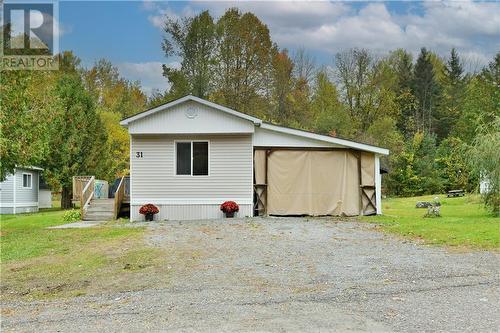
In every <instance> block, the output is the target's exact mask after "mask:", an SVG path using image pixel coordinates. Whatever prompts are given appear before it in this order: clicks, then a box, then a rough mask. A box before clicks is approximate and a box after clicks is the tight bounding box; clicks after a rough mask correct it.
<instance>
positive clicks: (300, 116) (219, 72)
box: [149, 8, 500, 213]
mask: <svg viewBox="0 0 500 333" xmlns="http://www.w3.org/2000/svg"><path fill="white" fill-rule="evenodd" d="M164 32H165V37H164V39H163V43H162V48H163V50H164V52H165V56H166V57H167V58H169V59H172V57H175V58H178V59H180V63H181V65H180V68H171V67H169V66H168V65H163V75H164V76H165V77H166V78H167V79H168V81H169V82H170V84H171V88H170V89H169V90H168V91H165V92H160V91H157V92H155V93H154V94H153V97H152V98H151V100H150V101H149V103H150V105H152V106H154V105H158V104H161V103H164V102H166V101H169V100H172V99H175V98H178V97H181V96H184V95H186V94H192V95H195V96H198V97H201V98H207V99H209V100H211V101H214V102H216V103H220V104H222V105H225V106H228V107H231V108H233V109H235V110H238V111H241V112H244V113H247V114H251V115H254V116H257V117H260V118H263V119H265V120H266V121H269V122H272V123H277V124H280V125H284V126H290V127H295V128H300V129H304V130H309V131H314V132H317V133H321V134H326V135H331V136H338V137H342V138H347V139H354V140H360V141H363V142H366V143H370V144H374V145H378V146H382V147H386V148H389V149H390V151H391V154H390V156H389V157H388V158H385V159H384V160H383V165H384V166H385V167H387V168H388V169H389V174H388V175H387V177H384V189H385V191H386V193H387V194H389V195H399V196H414V195H423V194H430V193H442V192H443V191H446V190H452V189H465V190H467V191H473V190H475V189H477V187H478V185H479V182H480V181H481V180H483V181H487V182H489V186H490V188H492V190H491V191H490V193H497V194H496V195H490V196H488V198H487V202H488V203H489V204H491V206H492V207H494V210H496V212H497V213H498V209H499V205H500V200H499V196H498V190H499V186H500V185H499V183H500V175H499V173H500V171H499V170H500V168H499V167H498V165H499V163H500V156H499V151H500V149H498V148H499V147H500V138H499V133H500V126H499V124H500V120H499V118H500V53H497V54H496V56H495V57H494V58H493V59H491V61H490V63H489V64H488V65H487V66H485V67H484V68H482V69H481V70H480V71H478V72H475V73H471V72H466V71H465V70H464V65H465V64H464V61H463V60H462V59H461V58H460V55H459V54H458V52H457V51H456V50H455V49H451V50H450V54H449V56H447V57H440V56H439V55H437V54H436V53H434V52H432V51H431V50H428V49H426V48H425V47H424V48H422V49H421V50H420V53H419V54H418V56H417V57H416V59H415V58H414V57H413V55H412V54H411V53H410V52H408V51H406V50H404V49H397V50H394V51H392V52H389V53H388V54H386V55H383V56H380V55H376V54H373V53H372V52H370V51H369V50H366V49H363V48H355V49H350V50H339V52H337V53H336V55H335V56H334V57H333V59H332V62H331V64H330V65H329V66H318V65H316V63H315V61H314V59H313V57H312V56H311V55H309V54H308V53H307V52H306V51H305V50H304V49H299V50H298V51H296V52H294V53H293V54H290V53H289V52H288V51H287V50H286V49H281V48H279V47H278V45H277V44H276V43H274V42H273V41H272V39H271V36H270V32H269V29H268V28H267V26H266V25H265V24H264V23H263V22H261V21H260V20H259V18H258V17H256V16H255V15H254V14H252V13H249V12H247V13H242V12H240V11H239V10H238V9H235V8H233V9H229V10H227V11H226V12H225V13H224V14H223V15H222V16H221V17H220V18H218V19H214V17H212V16H211V14H210V12H209V11H204V12H202V13H200V14H198V15H196V16H194V17H190V18H183V19H180V20H178V19H174V18H168V17H167V18H166V19H165V22H164ZM485 137H488V143H486V141H484V140H482V139H481V138H485ZM488 144H489V146H487V145H488ZM487 161H493V162H487Z"/></svg>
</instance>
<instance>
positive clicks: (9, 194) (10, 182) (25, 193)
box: [0, 168, 39, 214]
mask: <svg viewBox="0 0 500 333" xmlns="http://www.w3.org/2000/svg"><path fill="white" fill-rule="evenodd" d="M26 175H30V176H31V177H30V178H31V182H30V183H26V177H25V176H26ZM38 178H39V171H38V170H31V169H23V168H17V169H16V170H15V173H14V174H13V175H8V176H7V178H6V180H5V181H3V182H2V183H1V187H0V188H1V190H0V214H13V213H27V212H36V211H38V182H39V180H38ZM24 185H31V186H30V187H25V186H24ZM14 186H15V193H14ZM14 202H15V207H16V208H15V210H14Z"/></svg>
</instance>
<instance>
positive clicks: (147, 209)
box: [139, 204, 160, 215]
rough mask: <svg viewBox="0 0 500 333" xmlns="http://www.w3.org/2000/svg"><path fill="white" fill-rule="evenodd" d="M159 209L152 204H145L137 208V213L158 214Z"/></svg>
mask: <svg viewBox="0 0 500 333" xmlns="http://www.w3.org/2000/svg"><path fill="white" fill-rule="evenodd" d="M159 212H160V210H159V209H158V207H156V206H155V205H153V204H145V205H144V206H142V207H141V208H140V209H139V214H142V215H147V214H158V213H159Z"/></svg>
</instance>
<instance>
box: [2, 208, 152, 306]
mask: <svg viewBox="0 0 500 333" xmlns="http://www.w3.org/2000/svg"><path fill="white" fill-rule="evenodd" d="M62 215H63V211H60V210H48V211H44V212H40V213H36V214H19V215H2V216H0V236H1V238H0V239H1V252H0V259H1V262H0V268H1V273H2V279H1V296H2V299H9V298H18V297H22V298H28V299H32V298H35V299H45V298H52V297H65V296H75V295H82V294H92V293H98V292H102V291H106V290H110V291H111V290H121V288H126V289H127V290H131V289H134V288H140V287H141V285H142V284H141V283H142V282H141V281H142V280H143V276H144V274H147V273H148V270H151V269H154V268H155V267H159V265H155V264H156V262H157V261H158V260H160V258H161V256H160V255H158V252H157V250H156V249H153V248H151V247H148V246H147V245H146V244H145V242H144V233H145V229H144V228H130V227H121V226H119V227H117V226H116V223H119V222H113V223H109V224H105V225H103V226H101V227H96V228H86V229H47V227H49V226H53V225H59V224H64V221H63V220H62ZM125 281H126V283H124V282H125Z"/></svg>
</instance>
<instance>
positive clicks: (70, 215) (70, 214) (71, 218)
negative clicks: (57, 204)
mask: <svg viewBox="0 0 500 333" xmlns="http://www.w3.org/2000/svg"><path fill="white" fill-rule="evenodd" d="M81 219H82V216H81V214H80V210H78V209H71V210H67V211H65V212H64V215H63V220H64V222H75V221H79V220H81Z"/></svg>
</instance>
